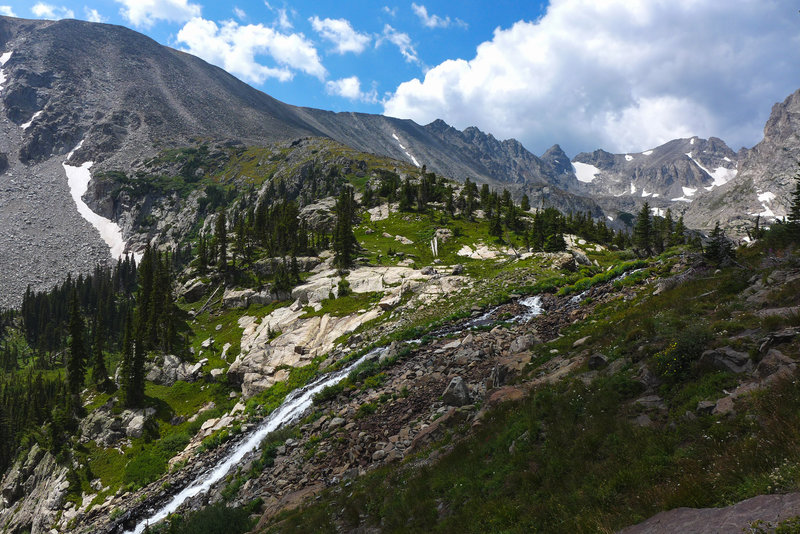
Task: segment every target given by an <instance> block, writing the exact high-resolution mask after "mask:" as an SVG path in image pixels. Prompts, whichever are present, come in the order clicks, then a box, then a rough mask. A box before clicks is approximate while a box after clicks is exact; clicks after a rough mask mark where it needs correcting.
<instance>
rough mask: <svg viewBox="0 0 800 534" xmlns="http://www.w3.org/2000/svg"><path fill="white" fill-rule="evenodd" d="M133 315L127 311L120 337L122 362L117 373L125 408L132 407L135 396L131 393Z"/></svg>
mask: <svg viewBox="0 0 800 534" xmlns="http://www.w3.org/2000/svg"><path fill="white" fill-rule="evenodd" d="M133 342H134V340H133V315H132V314H131V311H130V310H128V314H127V316H126V318H125V333H124V334H123V337H122V362H121V363H120V371H119V394H120V399H121V400H122V403H123V404H124V405H125V406H133V404H134V399H133V397H135V394H133V393H132V391H131V387H132V385H133V384H132V382H131V377H132V376H133Z"/></svg>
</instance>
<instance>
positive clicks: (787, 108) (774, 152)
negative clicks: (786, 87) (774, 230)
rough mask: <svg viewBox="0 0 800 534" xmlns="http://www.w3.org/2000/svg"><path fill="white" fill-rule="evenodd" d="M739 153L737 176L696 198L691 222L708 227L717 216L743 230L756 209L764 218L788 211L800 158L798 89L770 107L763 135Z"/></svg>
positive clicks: (777, 215)
mask: <svg viewBox="0 0 800 534" xmlns="http://www.w3.org/2000/svg"><path fill="white" fill-rule="evenodd" d="M740 156H741V161H740V164H739V173H738V174H737V176H736V178H734V179H733V180H731V181H730V182H729V183H727V184H726V185H725V186H723V187H720V188H718V189H715V190H713V191H711V192H709V193H708V194H707V195H705V196H704V201H703V203H697V204H693V205H692V206H691V207H690V208H689V210H688V211H687V213H686V221H687V223H688V224H690V225H692V226H695V227H699V228H710V227H713V226H714V223H715V222H716V221H719V222H720V224H722V225H725V226H728V227H731V228H734V229H735V230H736V231H737V232H738V233H739V234H740V235H744V234H745V233H746V229H747V228H750V227H752V226H753V221H754V220H755V218H756V216H757V215H760V216H761V219H762V221H764V222H769V221H774V220H775V219H776V218H781V217H783V216H785V215H786V213H787V210H788V207H789V204H790V195H791V192H792V191H793V189H794V180H793V177H794V175H795V174H796V173H797V162H798V161H800V90H798V91H796V92H794V93H793V94H792V95H790V96H789V97H787V98H786V100H784V101H783V102H781V103H778V104H775V105H774V106H773V107H772V113H771V114H770V117H769V119H768V120H767V124H766V125H765V126H764V139H762V140H761V142H760V143H758V144H757V145H756V146H755V147H753V148H752V149H751V150H745V151H743V152H742V153H741V154H740Z"/></svg>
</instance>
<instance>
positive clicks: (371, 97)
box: [325, 76, 378, 104]
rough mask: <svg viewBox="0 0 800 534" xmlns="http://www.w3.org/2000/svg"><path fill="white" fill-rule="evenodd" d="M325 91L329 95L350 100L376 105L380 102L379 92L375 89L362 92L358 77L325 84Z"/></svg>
mask: <svg viewBox="0 0 800 534" xmlns="http://www.w3.org/2000/svg"><path fill="white" fill-rule="evenodd" d="M325 91H326V92H327V93H328V94H329V95H338V96H341V97H344V98H347V99H349V100H358V101H361V102H367V103H369V104H374V103H376V102H377V101H378V92H377V90H376V89H375V88H374V87H373V88H372V89H371V90H369V91H367V92H363V91H361V81H360V80H359V79H358V76H350V77H349V78H342V79H340V80H330V81H328V82H326V83H325Z"/></svg>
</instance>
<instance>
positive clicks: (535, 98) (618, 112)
mask: <svg viewBox="0 0 800 534" xmlns="http://www.w3.org/2000/svg"><path fill="white" fill-rule="evenodd" d="M795 17H796V10H795V9H794V8H792V7H791V6H789V5H788V4H787V3H786V2H755V1H752V0H732V1H731V2H725V3H718V2H697V1H696V0H673V1H671V2H666V1H663V2H662V1H650V0H638V1H634V0H607V1H604V2H596V1H594V0H553V1H552V2H551V5H550V6H549V8H548V9H547V12H546V13H545V15H544V16H543V17H541V18H540V19H538V20H536V21H519V22H517V23H515V24H514V25H513V26H511V27H510V28H505V29H500V28H498V29H497V30H495V33H494V35H493V38H492V39H491V40H489V41H486V42H484V43H482V44H480V45H479V46H478V47H477V50H476V52H475V56H474V57H473V58H472V59H469V60H465V59H455V60H447V61H444V62H443V63H441V64H439V65H437V66H435V67H433V68H431V69H430V70H428V71H427V72H426V74H425V76H424V78H423V79H421V80H420V79H413V80H410V81H407V82H404V83H402V84H400V85H399V86H398V87H397V89H396V91H395V92H394V94H392V95H391V96H390V97H389V98H387V99H386V100H385V101H384V112H385V113H386V114H387V115H391V116H396V117H403V118H411V119H414V120H416V121H417V122H421V123H427V122H430V121H432V120H434V119H436V118H442V119H444V120H445V121H447V122H449V123H451V124H453V125H454V126H456V127H458V128H465V127H467V126H471V125H475V126H478V127H480V128H482V129H484V130H488V131H490V132H492V133H494V134H495V135H496V136H498V137H516V138H518V139H520V140H521V141H522V142H523V143H524V144H525V145H526V146H527V147H528V148H529V149H531V150H533V151H534V152H536V153H541V152H542V151H543V150H545V149H546V148H547V147H548V146H550V145H552V144H553V143H556V142H557V143H560V144H561V145H562V146H563V147H564V148H565V149H566V150H567V151H568V153H572V154H574V153H576V152H578V151H583V150H593V149H594V148H605V149H607V150H612V151H616V152H627V151H639V150H644V149H646V148H650V147H653V146H656V145H658V144H660V143H663V142H665V141H668V140H670V139H672V138H675V137H688V136H691V135H700V136H704V137H708V136H711V135H716V136H719V137H722V138H723V139H725V141H726V142H728V143H729V144H730V145H731V146H732V147H733V148H734V149H735V148H738V146H742V145H745V146H752V145H753V144H754V143H755V142H757V141H758V140H759V139H760V136H761V129H762V128H763V125H764V122H765V120H766V118H767V116H768V114H769V111H770V109H769V108H770V107H771V103H773V102H775V101H778V100H783V99H784V98H785V97H786V96H787V95H788V94H790V93H791V92H793V91H794V90H796V89H797V86H798V83H797V81H796V73H797V72H798V71H800V36H798V33H797V30H796V25H795V24H794V18H795Z"/></svg>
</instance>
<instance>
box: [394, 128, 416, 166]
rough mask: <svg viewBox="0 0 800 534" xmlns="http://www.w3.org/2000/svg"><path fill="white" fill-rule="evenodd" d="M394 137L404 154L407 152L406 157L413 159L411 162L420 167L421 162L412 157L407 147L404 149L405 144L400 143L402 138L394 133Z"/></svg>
mask: <svg viewBox="0 0 800 534" xmlns="http://www.w3.org/2000/svg"><path fill="white" fill-rule="evenodd" d="M392 137H394V140H395V141H397V145H398V146H399V147H400V150H402V151H403V152H405V154H406V156H408V157H409V158H411V162H412V163H413V164H414V165H416V166H417V167H419V166H420V165H419V162H418V161H417V158H415V157H414V156H412V155H411V152H409V151H408V149H406V147H404V146H403V143H401V142H400V138H399V137H397V134H396V133H394V132H392Z"/></svg>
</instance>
